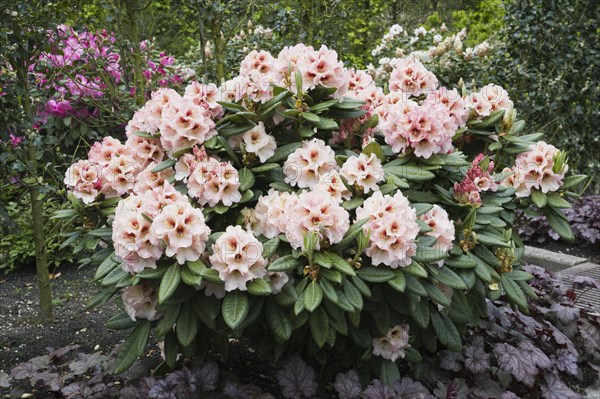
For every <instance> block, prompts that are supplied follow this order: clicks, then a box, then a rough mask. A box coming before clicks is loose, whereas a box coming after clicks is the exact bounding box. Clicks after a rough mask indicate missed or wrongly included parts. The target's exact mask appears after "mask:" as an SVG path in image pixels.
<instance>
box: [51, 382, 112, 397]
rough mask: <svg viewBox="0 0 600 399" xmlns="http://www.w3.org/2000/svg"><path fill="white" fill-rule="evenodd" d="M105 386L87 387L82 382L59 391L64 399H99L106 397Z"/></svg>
mask: <svg viewBox="0 0 600 399" xmlns="http://www.w3.org/2000/svg"><path fill="white" fill-rule="evenodd" d="M106 390H107V386H106V384H94V385H88V384H87V383H86V382H84V381H80V382H75V383H73V384H70V385H67V386H66V387H64V388H63V389H61V391H60V392H61V393H62V394H63V395H65V399H96V398H98V399H100V398H105V397H106Z"/></svg>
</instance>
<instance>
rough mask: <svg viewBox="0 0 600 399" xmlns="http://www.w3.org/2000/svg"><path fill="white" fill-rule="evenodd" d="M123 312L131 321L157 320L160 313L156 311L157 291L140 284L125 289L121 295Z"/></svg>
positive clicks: (148, 285) (147, 285)
mask: <svg viewBox="0 0 600 399" xmlns="http://www.w3.org/2000/svg"><path fill="white" fill-rule="evenodd" d="M121 298H122V299H123V305H124V306H125V312H127V314H128V315H129V317H131V320H133V321H136V320H137V319H147V320H151V321H152V320H157V319H159V318H160V317H161V316H162V313H159V312H157V311H156V305H157V304H158V291H157V289H156V288H153V287H152V286H150V284H147V283H146V284H140V285H133V286H131V287H127V288H125V289H124V290H123V293H122V294H121Z"/></svg>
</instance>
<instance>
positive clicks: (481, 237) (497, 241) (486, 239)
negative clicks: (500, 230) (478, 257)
mask: <svg viewBox="0 0 600 399" xmlns="http://www.w3.org/2000/svg"><path fill="white" fill-rule="evenodd" d="M477 242H479V243H481V244H484V245H486V246H488V247H504V248H510V244H508V243H507V242H505V241H504V240H503V239H502V238H499V237H498V236H489V235H487V234H483V233H477Z"/></svg>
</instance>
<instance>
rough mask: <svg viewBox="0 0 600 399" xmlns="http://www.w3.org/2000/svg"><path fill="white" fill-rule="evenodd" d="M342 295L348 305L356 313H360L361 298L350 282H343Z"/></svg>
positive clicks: (361, 306)
mask: <svg viewBox="0 0 600 399" xmlns="http://www.w3.org/2000/svg"><path fill="white" fill-rule="evenodd" d="M344 295H346V298H347V299H348V302H350V305H352V307H353V308H354V309H356V310H357V311H361V310H362V308H363V304H364V303H363V297H362V295H361V293H360V291H358V289H357V288H356V287H355V286H354V284H352V283H351V282H350V280H346V281H345V282H344Z"/></svg>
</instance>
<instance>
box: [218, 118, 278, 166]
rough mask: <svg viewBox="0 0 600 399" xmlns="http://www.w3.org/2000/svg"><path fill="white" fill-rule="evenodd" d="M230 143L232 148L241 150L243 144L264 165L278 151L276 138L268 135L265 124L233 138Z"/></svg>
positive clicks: (259, 123) (260, 124)
mask: <svg viewBox="0 0 600 399" xmlns="http://www.w3.org/2000/svg"><path fill="white" fill-rule="evenodd" d="M228 142H229V145H230V146H231V147H232V148H239V146H240V144H241V143H243V144H244V149H245V151H246V152H248V153H250V154H254V155H255V156H257V157H258V159H259V160H260V162H263V163H264V162H265V161H266V160H267V159H269V158H270V157H271V156H273V154H274V153H275V149H277V143H276V142H275V137H273V136H271V135H269V134H267V131H266V130H265V124H264V123H262V122H258V124H257V125H256V126H255V127H253V128H252V129H250V130H247V131H246V132H244V133H242V134H240V135H237V136H233V137H231V138H230V139H229V140H228Z"/></svg>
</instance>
